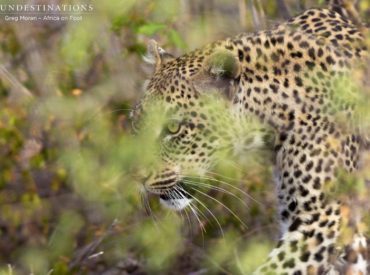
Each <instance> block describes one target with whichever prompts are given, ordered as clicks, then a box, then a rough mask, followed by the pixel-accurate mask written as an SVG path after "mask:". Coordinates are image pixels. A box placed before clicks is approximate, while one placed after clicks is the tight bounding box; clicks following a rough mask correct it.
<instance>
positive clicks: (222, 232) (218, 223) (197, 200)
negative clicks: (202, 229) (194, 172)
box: [180, 187, 225, 237]
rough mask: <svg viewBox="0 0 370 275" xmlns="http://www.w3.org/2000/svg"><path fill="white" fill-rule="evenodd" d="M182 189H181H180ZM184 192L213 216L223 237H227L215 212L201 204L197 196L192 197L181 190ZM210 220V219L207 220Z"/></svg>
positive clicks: (183, 190)
mask: <svg viewBox="0 0 370 275" xmlns="http://www.w3.org/2000/svg"><path fill="white" fill-rule="evenodd" d="M180 188H181V187H180ZM180 190H181V191H182V192H184V193H186V194H187V195H189V196H190V197H191V198H192V199H194V200H195V201H196V202H198V203H199V204H200V205H201V206H203V207H204V209H205V210H206V211H207V212H208V213H209V214H210V215H211V216H212V218H213V219H214V220H215V221H216V223H217V225H218V227H219V228H220V231H221V235H222V237H225V234H224V231H223V230H222V226H221V224H220V222H219V221H218V219H217V218H216V216H215V215H214V214H213V212H212V211H211V210H210V209H209V208H208V207H207V206H206V205H205V204H204V203H203V202H201V201H200V200H199V199H197V198H196V197H195V196H193V195H191V194H190V193H189V192H187V191H186V190H185V189H184V188H181V189H180ZM207 220H208V219H207Z"/></svg>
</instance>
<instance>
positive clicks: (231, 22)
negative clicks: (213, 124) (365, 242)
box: [0, 0, 369, 275]
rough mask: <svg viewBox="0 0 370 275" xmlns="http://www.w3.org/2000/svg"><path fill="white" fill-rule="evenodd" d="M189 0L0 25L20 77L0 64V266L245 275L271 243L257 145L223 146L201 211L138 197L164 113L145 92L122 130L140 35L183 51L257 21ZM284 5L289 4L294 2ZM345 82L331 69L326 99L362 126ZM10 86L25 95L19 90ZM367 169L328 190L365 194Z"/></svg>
mask: <svg viewBox="0 0 370 275" xmlns="http://www.w3.org/2000/svg"><path fill="white" fill-rule="evenodd" d="M65 2H66V3H70V2H71V1H65ZM190 2H194V1H190ZM190 2H189V1H181V3H183V5H184V6H181V5H179V2H178V1H165V0H160V1H150V0H144V1H135V0H124V1H121V0H120V1H118V0H113V1H94V7H95V11H94V13H93V14H91V15H84V19H83V20H82V21H81V22H78V23H76V22H73V23H72V22H69V23H67V24H66V25H63V27H61V28H59V27H55V28H54V27H53V25H52V24H51V25H48V24H45V25H32V24H29V25H28V24H25V25H22V27H21V28H19V26H20V25H17V27H14V25H12V24H3V25H2V26H1V27H0V58H1V60H2V64H1V66H4V68H5V69H6V70H7V72H8V73H9V74H10V75H11V76H13V77H14V79H15V80H14V79H10V80H9V78H6V77H4V76H3V74H1V75H0V77H1V79H0V213H1V215H0V275H2V274H29V273H30V272H32V273H33V274H48V273H49V274H72V273H73V274H74V273H76V274H89V273H92V272H95V273H96V274H101V273H103V271H112V272H114V271H117V270H118V271H117V272H121V273H124V272H127V273H132V272H134V271H137V272H138V273H140V272H143V273H144V272H147V273H148V274H166V273H169V272H172V274H183V273H191V272H198V271H204V272H205V273H207V274H216V273H220V272H224V273H230V274H240V273H241V274H249V273H250V272H251V271H252V270H253V269H255V267H256V266H258V265H259V264H260V263H261V261H263V259H264V258H265V256H266V255H267V254H268V251H269V250H270V249H271V247H272V243H273V240H274V239H275V237H276V235H277V230H276V228H271V224H275V209H274V205H273V204H272V203H271V202H272V201H274V198H275V194H274V190H273V188H272V187H271V184H270V181H271V179H270V178H271V174H272V173H271V168H270V167H269V165H266V163H265V162H264V161H265V160H266V159H267V158H264V157H265V156H264V155H262V154H261V152H251V153H250V154H248V155H246V156H242V157H241V158H240V159H235V158H230V156H229V155H228V154H226V153H225V152H219V154H218V155H217V158H218V159H219V160H220V161H219V162H218V163H217V165H216V167H215V171H214V173H215V174H213V176H214V178H215V180H213V181H211V180H209V179H207V178H206V179H200V180H199V185H200V184H201V183H203V184H204V185H203V186H202V187H200V191H202V192H203V193H204V194H205V195H199V199H200V200H201V201H202V202H204V205H202V204H200V203H198V204H197V208H198V209H196V211H195V213H196V214H197V216H196V215H194V213H193V212H192V211H191V210H188V211H187V212H181V213H172V212H169V211H167V210H165V209H163V208H162V207H161V206H160V205H159V202H158V198H157V197H148V198H146V200H145V202H146V203H147V205H146V207H144V206H145V205H142V198H141V196H142V195H143V193H142V192H141V191H142V188H143V187H142V184H141V183H142V179H143V177H145V175H147V174H148V171H149V170H150V169H153V168H156V167H157V166H160V162H159V160H158V151H159V150H160V149H159V148H158V143H157V136H158V132H160V131H161V130H162V129H163V126H164V123H165V122H166V119H168V118H167V117H166V116H165V114H164V112H163V106H161V105H160V104H159V105H156V104H153V107H152V109H151V110H150V111H149V112H148V113H149V114H147V116H148V118H149V120H146V121H147V123H146V124H145V125H144V126H145V127H143V128H142V130H141V131H140V132H139V133H137V134H136V135H132V132H131V130H130V123H131V122H130V121H129V118H128V117H129V111H130V110H129V109H130V108H132V106H133V105H134V103H135V102H136V101H137V100H138V98H139V97H140V96H141V95H142V94H141V88H140V87H142V84H143V83H144V80H145V79H146V78H147V76H146V75H145V73H144V72H143V71H146V68H143V67H144V66H143V62H142V61H141V56H142V55H143V54H144V53H145V49H146V44H147V41H148V40H149V39H152V38H155V39H156V40H158V41H159V44H160V45H161V46H163V47H164V48H166V50H168V51H169V52H173V53H175V54H179V53H183V52H185V50H187V49H193V48H196V47H198V46H200V45H202V44H204V43H206V42H209V41H213V40H216V39H219V38H223V37H225V36H227V35H228V36H230V35H232V34H236V33H237V32H239V31H251V30H254V27H255V26H253V25H251V22H252V20H250V22H249V21H248V20H247V25H246V26H243V27H241V26H240V24H239V20H240V18H239V16H240V15H239V13H238V11H239V10H238V8H239V7H238V6H237V1H235V2H234V3H231V2H232V1H200V2H199V1H198V2H199V3H195V2H196V1H195V2H194V3H193V5H190V4H189V3H190ZM318 2H322V1H311V2H309V1H306V3H307V6H308V5H311V6H313V5H316V4H318ZM212 3H213V5H212ZM287 4H288V5H289V7H290V8H292V10H295V8H293V7H296V2H294V3H293V1H287ZM262 6H263V7H264V8H265V10H266V13H267V15H268V16H271V17H272V18H268V20H270V19H271V21H277V20H280V19H281V18H279V12H278V11H277V4H276V1H267V0H266V1H263V3H262ZM360 6H361V7H362V9H363V10H364V11H365V10H367V9H368V8H369V5H368V2H367V1H361V2H360ZM247 12H250V11H249V10H248V11H247ZM246 16H248V18H249V17H251V16H252V14H249V13H247V15H246ZM23 28H24V29H23ZM23 31H24V32H25V33H23ZM28 32H29V33H28ZM24 34H27V35H24ZM29 45H31V46H29ZM31 65H32V66H31ZM37 65H38V67H37ZM0 72H2V71H0ZM40 79H41V80H40ZM341 81H342V82H341ZM346 81H347V82H346ZM348 81H349V80H348V79H339V80H338V83H337V84H336V85H337V86H338V93H337V94H336V95H335V97H336V99H337V100H338V101H344V102H347V103H348V102H350V103H352V104H355V105H356V106H358V108H357V109H356V114H355V119H357V118H360V119H361V120H358V121H360V122H361V125H363V126H367V125H369V124H368V122H369V119H368V118H369V114H368V107H367V103H368V99H367V94H366V90H364V89H363V87H356V89H358V90H359V91H362V92H363V93H361V92H360V93H356V95H358V94H360V97H356V96H354V94H351V93H348V92H349V90H348V89H345V88H346V87H347V83H348ZM343 83H345V84H343ZM19 87H22V88H24V89H27V90H29V91H30V93H32V94H33V95H34V96H33V98H32V99H29V100H28V101H22V100H21V99H20V97H19V94H18V93H17V91H18V90H19ZM45 87H47V88H45ZM43 89H45V90H46V92H45V91H44V92H42V90H43ZM356 89H355V90H356ZM208 103H209V107H210V108H212V109H214V110H216V111H217V112H220V113H221V112H222V110H223V109H224V106H222V101H216V102H212V101H210V102H208ZM338 119H339V120H340V119H342V118H341V117H339V118H338ZM340 121H341V120H340ZM247 126H249V127H251V128H250V129H252V126H253V127H258V124H256V123H255V122H253V121H252V122H250V123H249V124H248V125H246V127H247ZM368 165H369V164H368V163H367V164H366V165H365V167H368ZM367 170H368V169H364V171H361V173H360V175H356V176H355V177H349V176H348V175H346V174H344V175H342V177H343V178H342V179H343V180H342V181H343V184H341V185H340V188H339V189H338V190H337V191H338V192H337V193H338V194H339V195H340V196H343V197H345V195H348V193H350V194H351V195H353V196H355V195H358V194H359V193H360V194H361V199H362V200H364V201H365V202H366V197H367V196H368V188H366V187H367V186H366V182H365V181H363V180H361V179H362V178H363V177H365V176H369V175H368V173H369V172H368V171H367ZM357 176H358V177H357ZM207 185H208V187H207ZM209 185H213V186H214V187H215V188H218V190H212V189H211V188H209ZM221 188H222V189H225V190H226V191H224V192H216V191H219V190H221ZM207 196H208V197H207ZM364 198H365V199H364ZM220 202H221V203H220ZM149 207H150V208H151V211H152V212H151V214H150V215H149V214H148V213H147V212H148V211H147V210H148V209H145V208H149ZM206 207H207V208H206ZM364 220H365V223H367V224H368V221H369V215H367V216H366V217H364ZM256 232H257V233H256ZM51 271H52V272H51Z"/></svg>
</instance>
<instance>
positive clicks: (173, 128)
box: [166, 120, 181, 134]
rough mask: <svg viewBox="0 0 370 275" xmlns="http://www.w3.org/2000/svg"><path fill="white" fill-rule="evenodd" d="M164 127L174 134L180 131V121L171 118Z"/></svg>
mask: <svg viewBox="0 0 370 275" xmlns="http://www.w3.org/2000/svg"><path fill="white" fill-rule="evenodd" d="M166 127H167V131H168V132H169V133H170V134H176V133H178V132H179V131H180V128H181V122H180V121H178V120H171V121H169V122H168V123H167V125H166Z"/></svg>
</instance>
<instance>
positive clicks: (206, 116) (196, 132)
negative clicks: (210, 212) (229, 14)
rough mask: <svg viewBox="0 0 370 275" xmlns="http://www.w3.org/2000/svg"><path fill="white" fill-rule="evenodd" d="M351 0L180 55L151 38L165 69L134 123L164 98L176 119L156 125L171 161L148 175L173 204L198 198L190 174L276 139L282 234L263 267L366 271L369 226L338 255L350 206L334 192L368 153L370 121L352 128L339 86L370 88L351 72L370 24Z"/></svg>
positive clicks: (162, 153)
mask: <svg viewBox="0 0 370 275" xmlns="http://www.w3.org/2000/svg"><path fill="white" fill-rule="evenodd" d="M343 3H344V1H340V0H335V1H329V3H327V7H320V8H311V9H308V10H306V11H304V12H303V13H301V14H299V15H297V16H295V17H293V18H291V19H290V20H288V21H286V22H282V23H280V24H278V25H276V26H275V27H273V28H271V29H268V30H262V31H257V32H253V33H243V34H239V35H237V36H235V37H231V38H226V39H223V40H219V41H216V42H213V43H210V44H208V45H205V46H204V47H202V48H200V49H196V50H194V51H191V52H189V53H186V54H184V55H182V56H180V57H174V56H173V55H171V54H170V53H168V52H167V51H165V50H164V49H162V48H161V47H160V46H159V45H158V44H157V42H155V41H154V40H151V41H150V42H149V45H148V54H147V56H146V57H145V59H146V61H147V62H149V63H151V64H152V65H153V67H154V73H153V75H152V76H151V78H150V80H149V81H148V82H147V83H146V84H145V89H144V90H145V91H144V94H143V95H142V97H141V99H140V101H139V102H138V103H137V104H136V105H135V107H134V109H133V111H132V113H131V118H132V120H133V124H134V125H136V128H140V127H143V125H141V124H140V123H141V122H142V121H143V120H144V117H146V116H148V114H150V112H149V110H150V106H151V105H152V104H153V102H159V104H160V109H159V110H157V111H158V112H161V113H163V114H166V115H167V116H166V117H167V118H166V122H165V123H163V125H161V126H160V127H159V128H158V129H157V130H156V131H154V130H153V132H152V135H154V136H156V138H157V139H158V142H159V146H160V150H159V152H158V154H159V157H160V160H161V164H160V165H157V166H156V168H155V169H154V170H153V171H151V172H150V173H148V174H147V175H145V176H144V177H143V179H142V185H143V187H144V190H145V192H148V193H150V194H154V195H155V196H158V197H159V200H160V201H161V203H162V204H163V205H164V206H165V207H168V208H170V209H173V210H176V211H180V210H182V209H184V208H186V207H188V206H189V205H191V203H192V201H193V200H194V199H195V198H194V195H192V194H191V193H190V192H189V191H188V190H187V188H186V177H188V176H191V175H194V174H195V175H204V174H206V173H207V171H210V170H211V169H212V167H214V165H215V163H217V161H218V159H219V157H220V156H219V155H218V152H219V151H222V150H225V151H228V152H230V153H231V154H236V155H243V154H248V151H249V150H251V148H257V147H259V146H261V147H262V146H265V145H266V143H267V140H270V137H271V133H272V135H273V142H272V145H271V152H272V153H273V155H274V161H273V162H274V163H273V165H274V172H273V181H274V183H275V190H276V197H277V201H278V206H277V212H278V213H277V215H278V217H279V222H280V236H281V237H280V239H279V241H278V243H277V245H276V246H275V248H274V249H273V250H272V251H271V252H270V254H269V256H268V257H267V259H266V261H265V262H264V263H263V264H262V265H261V266H260V267H259V268H258V269H257V270H256V271H255V274H294V275H299V274H367V268H368V263H367V255H366V250H367V239H366V237H365V236H364V235H363V234H362V233H361V232H358V233H357V235H356V236H354V238H355V241H354V242H353V243H352V244H351V245H349V246H348V247H347V250H346V251H347V252H343V254H342V256H338V251H337V241H338V238H339V235H340V229H341V203H340V201H338V200H337V199H336V198H335V197H333V196H332V195H331V194H332V189H333V186H334V187H335V186H336V185H338V184H339V179H338V178H339V177H338V174H339V171H344V172H346V173H353V172H354V171H356V170H358V169H360V165H361V153H362V152H363V151H364V150H367V148H368V145H367V142H366V137H365V135H364V134H363V133H362V132H361V130H360V129H359V128H360V127H352V126H351V123H348V122H351V121H354V120H353V118H354V117H355V111H354V110H355V107H356V106H354V105H355V104H354V103H353V102H348V101H346V100H345V99H344V98H341V97H340V96H338V92H337V90H338V88H342V89H344V90H345V91H347V92H349V93H358V92H359V91H358V89H357V87H356V85H354V84H353V81H352V80H351V79H352V76H353V75H354V74H355V73H354V72H356V71H357V70H360V69H362V68H363V67H364V66H366V62H364V61H365V60H368V47H367V45H366V43H365V34H366V32H365V31H364V30H366V28H365V27H364V26H362V25H360V23H358V18H357V20H354V16H353V14H352V15H351V13H350V12H348V9H346V8H345V7H344V6H345V5H343ZM351 18H352V19H351ZM209 102H215V103H214V104H213V103H212V104H209ZM149 116H150V115H149Z"/></svg>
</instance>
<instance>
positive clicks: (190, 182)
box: [182, 180, 249, 207]
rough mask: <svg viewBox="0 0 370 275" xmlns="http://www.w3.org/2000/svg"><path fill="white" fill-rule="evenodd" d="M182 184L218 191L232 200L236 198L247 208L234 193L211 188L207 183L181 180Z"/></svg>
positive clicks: (216, 187) (217, 187) (220, 188)
mask: <svg viewBox="0 0 370 275" xmlns="http://www.w3.org/2000/svg"><path fill="white" fill-rule="evenodd" d="M182 182H184V183H186V184H189V185H193V186H203V187H206V188H209V189H211V190H212V189H213V190H216V191H219V192H222V193H225V194H227V195H230V196H232V197H234V198H236V199H237V200H239V201H240V202H241V203H242V204H243V205H244V206H245V207H249V206H248V205H247V204H246V203H245V201H243V200H242V199H241V198H240V197H238V196H237V195H235V194H234V193H232V192H230V191H227V190H226V189H224V188H222V187H219V186H213V185H211V184H207V183H203V182H195V181H189V180H182Z"/></svg>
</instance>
